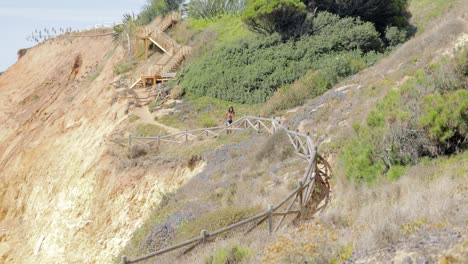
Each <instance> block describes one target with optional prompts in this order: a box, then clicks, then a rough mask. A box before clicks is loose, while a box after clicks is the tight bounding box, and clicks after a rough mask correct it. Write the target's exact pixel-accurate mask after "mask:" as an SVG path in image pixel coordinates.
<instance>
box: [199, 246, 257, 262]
mask: <svg viewBox="0 0 468 264" xmlns="http://www.w3.org/2000/svg"><path fill="white" fill-rule="evenodd" d="M251 254H252V253H251V250H250V249H249V248H243V247H240V246H238V245H236V244H234V245H229V246H227V247H218V248H217V249H216V250H215V252H213V254H211V255H210V256H209V257H207V258H206V259H205V264H237V263H242V262H243V261H244V260H246V259H247V258H248V257H249V256H250V255H251Z"/></svg>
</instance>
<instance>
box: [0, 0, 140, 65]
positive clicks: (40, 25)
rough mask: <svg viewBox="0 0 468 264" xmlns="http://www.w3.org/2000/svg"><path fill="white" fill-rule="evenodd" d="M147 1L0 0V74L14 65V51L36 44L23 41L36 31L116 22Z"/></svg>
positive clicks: (135, 10) (137, 10)
mask: <svg viewBox="0 0 468 264" xmlns="http://www.w3.org/2000/svg"><path fill="white" fill-rule="evenodd" d="M146 2H147V0H77V1H70V0H40V1H37V0H35V1H34V0H0V32H1V34H2V38H1V41H0V72H2V71H5V70H6V69H7V68H8V67H10V66H11V65H12V64H14V63H15V62H16V59H17V56H16V52H17V51H18V50H19V49H21V48H28V47H31V46H34V45H36V43H35V42H30V41H26V36H28V35H30V34H31V33H32V32H33V31H34V30H35V29H44V28H52V27H55V28H60V27H62V28H69V27H72V28H84V27H88V26H92V25H94V24H99V23H108V22H114V21H116V22H118V21H120V20H121V18H122V16H123V14H124V13H131V12H135V13H138V12H139V11H140V10H141V8H142V7H143V5H144V4H145V3H146Z"/></svg>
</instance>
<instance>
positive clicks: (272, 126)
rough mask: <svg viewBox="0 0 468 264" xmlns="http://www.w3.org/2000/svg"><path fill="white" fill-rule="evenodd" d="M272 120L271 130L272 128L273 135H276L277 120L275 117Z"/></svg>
mask: <svg viewBox="0 0 468 264" xmlns="http://www.w3.org/2000/svg"><path fill="white" fill-rule="evenodd" d="M271 119H272V120H271V128H272V130H273V134H274V133H276V125H275V121H276V120H275V117H272V118H271Z"/></svg>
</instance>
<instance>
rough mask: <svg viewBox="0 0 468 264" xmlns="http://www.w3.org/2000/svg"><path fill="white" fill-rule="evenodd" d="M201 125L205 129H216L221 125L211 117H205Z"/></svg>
mask: <svg viewBox="0 0 468 264" xmlns="http://www.w3.org/2000/svg"><path fill="white" fill-rule="evenodd" d="M201 124H202V126H203V127H215V126H218V125H219V124H218V123H217V122H216V120H215V119H213V118H212V117H209V116H205V117H203V119H202V121H201Z"/></svg>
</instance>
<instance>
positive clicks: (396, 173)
mask: <svg viewBox="0 0 468 264" xmlns="http://www.w3.org/2000/svg"><path fill="white" fill-rule="evenodd" d="M407 169H408V168H407V167H405V166H393V167H392V168H391V169H390V170H388V172H387V179H389V180H391V181H394V180H397V179H399V178H400V177H401V176H403V174H405V173H406V171H407Z"/></svg>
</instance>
